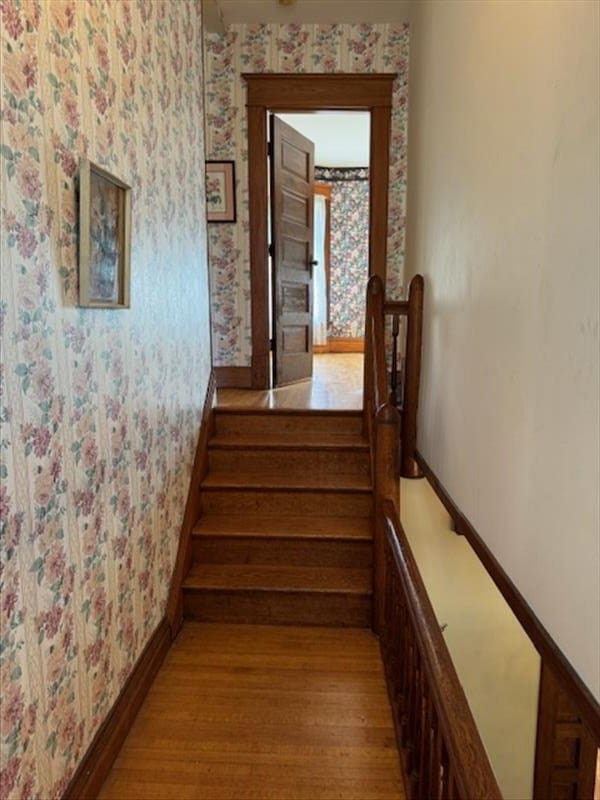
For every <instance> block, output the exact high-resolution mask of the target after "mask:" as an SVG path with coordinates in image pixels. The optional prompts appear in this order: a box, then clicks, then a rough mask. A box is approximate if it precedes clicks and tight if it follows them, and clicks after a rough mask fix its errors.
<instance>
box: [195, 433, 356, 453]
mask: <svg viewBox="0 0 600 800" xmlns="http://www.w3.org/2000/svg"><path fill="white" fill-rule="evenodd" d="M209 447H210V448H214V449H223V450H241V449H255V450H268V449H278V450H286V449H290V450H291V449H299V450H346V449H351V450H365V451H368V449H369V445H368V442H367V441H366V439H364V438H363V437H362V436H360V435H359V434H352V433H339V434H336V433H331V434H326V433H318V432H310V431H307V432H306V433H303V432H301V431H295V432H293V433H280V434H266V435H257V434H254V435H252V434H248V435H247V436H244V435H240V434H235V433H218V434H216V435H215V436H213V437H212V438H211V440H210V442H209Z"/></svg>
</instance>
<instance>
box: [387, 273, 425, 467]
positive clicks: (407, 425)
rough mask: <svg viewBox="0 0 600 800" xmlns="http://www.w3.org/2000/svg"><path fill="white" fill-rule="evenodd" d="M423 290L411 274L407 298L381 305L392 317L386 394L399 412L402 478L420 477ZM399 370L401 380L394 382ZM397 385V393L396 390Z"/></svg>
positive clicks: (420, 281)
mask: <svg viewBox="0 0 600 800" xmlns="http://www.w3.org/2000/svg"><path fill="white" fill-rule="evenodd" d="M423 294H424V283H423V276H422V275H415V276H414V278H413V279H412V280H411V282H410V286H409V290H408V300H403V301H399V302H398V301H388V302H385V303H384V306H383V309H384V313H385V315H386V316H390V317H391V318H392V364H391V367H392V370H391V381H390V383H391V387H390V389H391V391H390V398H391V400H392V402H393V403H395V404H396V405H397V406H398V407H399V408H400V410H401V412H402V423H401V439H402V457H401V463H400V474H401V475H402V477H403V478H422V477H423V473H422V471H421V468H420V467H419V465H418V463H417V460H416V457H415V455H416V450H417V413H418V409H419V385H420V381H421V346H422V341H423ZM401 317H406V340H405V348H404V356H402V355H401V356H400V361H401V363H402V369H401V370H399V369H398V361H399V350H400V347H401V344H402V343H401V341H400V318H401ZM399 373H400V374H401V375H402V377H403V382H402V384H401V385H400V386H399V385H398V375H399ZM399 389H400V390H401V391H400V394H399Z"/></svg>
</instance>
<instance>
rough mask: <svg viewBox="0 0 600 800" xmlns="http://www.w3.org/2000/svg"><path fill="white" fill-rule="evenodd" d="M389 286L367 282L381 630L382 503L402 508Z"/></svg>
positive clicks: (368, 421)
mask: <svg viewBox="0 0 600 800" xmlns="http://www.w3.org/2000/svg"><path fill="white" fill-rule="evenodd" d="M384 305H385V289H384V284H383V281H382V279H381V277H380V276H379V275H372V276H371V277H370V278H369V282H368V284H367V310H366V320H365V372H364V381H365V382H364V388H363V392H364V394H363V398H364V399H363V402H364V427H365V434H366V435H367V436H368V438H369V444H370V447H371V454H372V462H371V464H372V481H373V502H374V509H373V514H374V517H373V521H374V526H373V530H374V536H373V630H374V631H375V633H377V632H379V630H380V629H381V626H382V623H383V612H384V605H385V530H384V527H383V515H382V514H381V513H380V510H381V507H382V504H383V503H384V502H385V501H386V500H389V501H391V502H392V503H393V504H394V506H395V508H396V510H397V511H398V512H399V510H400V485H399V482H398V477H397V476H398V469H397V467H398V438H399V433H400V414H399V413H398V409H397V408H396V406H395V405H394V404H393V403H391V402H390V400H389V392H388V384H387V366H386V359H385V311H384Z"/></svg>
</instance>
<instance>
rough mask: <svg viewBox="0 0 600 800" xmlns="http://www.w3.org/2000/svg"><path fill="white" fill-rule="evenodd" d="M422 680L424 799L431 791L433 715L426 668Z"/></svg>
mask: <svg viewBox="0 0 600 800" xmlns="http://www.w3.org/2000/svg"><path fill="white" fill-rule="evenodd" d="M422 675H423V679H422V682H421V744H420V747H419V750H420V753H419V764H420V770H419V791H420V793H421V797H423V798H424V800H429V797H430V792H429V786H430V780H429V778H430V772H429V770H430V758H431V717H430V708H431V706H430V702H429V689H428V687H427V680H426V678H425V670H423V672H422Z"/></svg>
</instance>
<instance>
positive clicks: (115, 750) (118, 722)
mask: <svg viewBox="0 0 600 800" xmlns="http://www.w3.org/2000/svg"><path fill="white" fill-rule="evenodd" d="M170 646H171V631H170V628H169V623H168V621H167V618H166V617H163V619H162V620H161V622H160V624H159V625H158V627H157V629H156V630H155V632H154V633H153V635H152V637H151V638H150V641H149V642H148V644H147V645H146V647H145V648H144V651H143V652H142V654H141V656H140V657H139V659H138V661H137V663H136V665H135V667H134V668H133V671H132V672H131V674H130V676H129V678H128V679H127V681H126V683H125V686H124V687H123V689H122V690H121V693H120V695H119V697H118V698H117V700H116V702H115V704H114V705H113V707H112V709H111V710H110V712H109V714H108V716H107V718H106V719H105V720H104V722H103V723H102V725H101V726H100V728H99V730H98V732H97V733H96V735H95V736H94V739H93V741H92V743H91V745H90V746H89V747H88V750H87V752H86V754H85V755H84V757H83V759H82V761H81V763H80V764H79V767H78V768H77V770H76V772H75V774H74V775H73V777H72V778H71V781H70V782H69V785H68V787H67V789H66V791H65V793H64V795H63V800H94V798H96V797H97V796H98V792H99V791H100V789H101V788H102V784H103V783H104V781H105V780H106V778H107V776H108V773H109V772H110V769H111V767H112V765H113V763H114V761H115V759H116V757H117V755H118V754H119V750H120V749H121V746H122V744H123V742H124V741H125V738H126V736H127V734H128V733H129V729H130V728H131V726H132V725H133V722H134V720H135V717H136V714H137V712H138V711H139V709H140V706H141V705H142V702H143V701H144V698H145V697H146V694H147V693H148V689H149V688H150V686H151V685H152V681H153V680H154V678H155V676H156V673H157V672H158V670H159V668H160V666H161V664H162V662H163V659H164V657H165V655H166V654H167V651H168V650H169V647H170Z"/></svg>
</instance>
